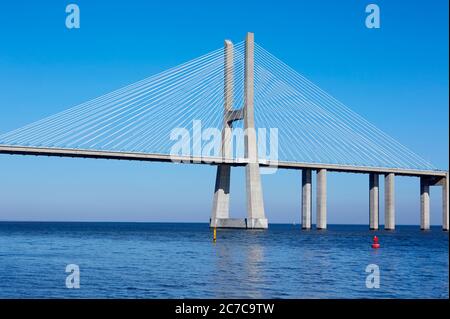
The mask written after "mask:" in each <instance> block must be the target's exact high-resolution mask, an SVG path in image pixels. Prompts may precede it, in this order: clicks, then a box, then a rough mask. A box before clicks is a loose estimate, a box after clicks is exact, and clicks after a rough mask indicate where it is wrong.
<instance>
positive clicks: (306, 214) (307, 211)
mask: <svg viewBox="0 0 450 319" xmlns="http://www.w3.org/2000/svg"><path fill="white" fill-rule="evenodd" d="M311 180H312V179H311V170H310V169H303V170H302V228H303V229H311V216H312V192H311Z"/></svg>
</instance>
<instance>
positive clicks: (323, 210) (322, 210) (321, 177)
mask: <svg viewBox="0 0 450 319" xmlns="http://www.w3.org/2000/svg"><path fill="white" fill-rule="evenodd" d="M316 195H317V220H316V228H317V229H326V228H327V170H326V169H324V168H323V169H319V170H318V171H317V194H316Z"/></svg>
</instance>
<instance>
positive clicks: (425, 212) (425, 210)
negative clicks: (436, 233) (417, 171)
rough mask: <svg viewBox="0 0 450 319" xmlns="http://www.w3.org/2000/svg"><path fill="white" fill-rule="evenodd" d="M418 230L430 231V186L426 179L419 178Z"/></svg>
mask: <svg viewBox="0 0 450 319" xmlns="http://www.w3.org/2000/svg"><path fill="white" fill-rule="evenodd" d="M420 229H422V230H428V229H430V184H429V181H428V178H426V177H421V178H420Z"/></svg>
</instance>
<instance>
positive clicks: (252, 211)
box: [244, 32, 268, 228]
mask: <svg viewBox="0 0 450 319" xmlns="http://www.w3.org/2000/svg"><path fill="white" fill-rule="evenodd" d="M254 50H255V40H254V35H253V33H251V32H249V33H247V37H246V39H245V79H244V86H245V94H244V96H245V102H244V103H245V105H244V107H245V109H244V129H245V133H246V134H245V157H246V158H247V159H248V160H249V163H248V164H247V166H246V168H245V173H246V178H245V179H246V184H247V185H246V189H247V228H267V227H268V223H267V219H266V216H265V212H264V201H263V193H262V187H261V176H260V172H259V160H258V148H257V144H256V130H255V115H254V113H255V112H254Z"/></svg>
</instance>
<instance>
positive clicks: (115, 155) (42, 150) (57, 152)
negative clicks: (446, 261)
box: [0, 145, 447, 177]
mask: <svg viewBox="0 0 450 319" xmlns="http://www.w3.org/2000/svg"><path fill="white" fill-rule="evenodd" d="M0 154H12V155H35V156H56V157H78V158H97V159H115V160H129V161H151V162H174V163H176V162H182V163H185V164H208V165H219V164H227V165H231V166H245V165H246V164H247V162H248V161H247V160H246V159H224V158H214V157H193V156H173V155H167V154H149V153H134V152H116V151H97V150H82V149H72V148H48V147H28V146H11V145H0ZM259 163H260V166H261V167H271V166H276V167H278V168H284V169H313V170H317V169H322V168H325V169H327V170H329V171H335V172H347V173H378V174H386V173H394V174H396V175H404V176H434V177H445V176H447V172H446V171H441V170H417V169H405V168H386V167H369V166H351V165H338V164H323V163H298V162H285V161H267V160H260V162H259Z"/></svg>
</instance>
